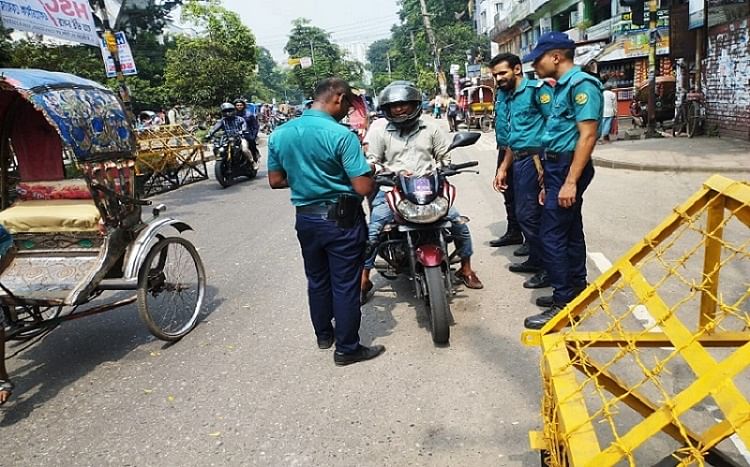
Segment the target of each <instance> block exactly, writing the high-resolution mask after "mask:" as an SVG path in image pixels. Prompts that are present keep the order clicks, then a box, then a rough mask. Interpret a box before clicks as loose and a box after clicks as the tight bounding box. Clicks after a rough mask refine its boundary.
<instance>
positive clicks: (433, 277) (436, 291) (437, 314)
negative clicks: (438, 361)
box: [424, 266, 451, 345]
mask: <svg viewBox="0 0 750 467" xmlns="http://www.w3.org/2000/svg"><path fill="white" fill-rule="evenodd" d="M424 276H425V282H426V283H427V295H428V297H429V305H430V331H431V333H432V341H433V342H434V343H436V344H441V345H442V344H447V343H448V340H449V339H450V335H451V329H450V315H451V311H450V305H449V304H448V295H447V294H446V291H445V279H444V278H443V270H442V269H441V268H440V266H433V267H426V268H424Z"/></svg>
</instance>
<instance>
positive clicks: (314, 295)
mask: <svg viewBox="0 0 750 467" xmlns="http://www.w3.org/2000/svg"><path fill="white" fill-rule="evenodd" d="M356 98H357V96H356V95H354V93H353V92H352V90H351V87H350V86H349V84H348V83H347V82H346V81H343V80H342V79H339V78H328V79H325V80H323V81H321V82H320V83H318V85H317V86H316V88H315V95H314V101H313V103H312V107H311V108H310V109H309V110H305V111H304V112H303V114H302V116H301V117H299V118H296V119H294V120H292V121H291V122H289V123H287V124H286V125H283V126H281V127H279V129H278V130H277V131H275V132H274V133H273V134H272V135H271V137H270V138H269V141H268V181H269V184H270V185H271V187H272V188H287V187H289V188H290V189H291V200H292V204H293V205H294V206H295V209H296V212H297V215H296V226H295V228H296V230H297V239H298V240H299V243H300V247H301V249H302V257H303V260H304V265H305V274H306V275H307V292H308V300H309V306H310V317H311V320H312V324H313V329H314V330H315V335H316V337H317V342H318V347H319V348H321V349H328V348H330V347H331V346H332V345H333V343H334V340H335V343H336V351H335V352H334V354H333V360H334V363H335V364H336V365H339V366H341V365H348V364H351V363H356V362H361V361H364V360H369V359H372V358H375V357H377V356H378V355H380V354H381V353H382V352H383V351H384V350H385V347H383V346H382V345H374V346H372V347H365V346H363V345H362V344H360V341H359V326H360V321H361V318H362V315H361V311H360V291H361V290H360V276H361V274H362V258H363V257H364V253H365V243H366V240H367V228H366V225H365V218H364V213H363V211H362V199H363V197H365V196H367V195H369V194H370V193H371V192H372V191H373V190H374V188H375V184H374V182H373V179H372V176H371V173H372V167H371V166H370V165H369V164H368V163H367V159H366V158H365V156H364V153H363V152H362V149H361V147H360V143H359V140H358V139H357V136H356V135H355V134H354V133H352V132H351V131H349V130H348V129H347V128H346V127H344V126H343V125H340V124H339V123H338V122H339V121H340V120H341V119H342V118H344V117H345V116H346V115H347V113H348V110H349V108H350V107H351V105H352V104H351V103H352V102H353V100H354V99H356ZM334 319H335V321H336V325H335V327H334V325H333V323H332V321H333V320H334Z"/></svg>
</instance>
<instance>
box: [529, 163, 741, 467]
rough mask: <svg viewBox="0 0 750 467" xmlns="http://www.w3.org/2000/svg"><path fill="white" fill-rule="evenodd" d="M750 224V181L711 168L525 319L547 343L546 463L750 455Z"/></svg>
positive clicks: (729, 459)
mask: <svg viewBox="0 0 750 467" xmlns="http://www.w3.org/2000/svg"><path fill="white" fill-rule="evenodd" d="M647 208H648V207H647V206H644V209H647ZM748 227H750V184H748V183H747V182H738V181H734V180H730V179H728V178H725V177H721V176H718V175H717V176H713V177H711V178H710V179H709V180H708V181H707V182H706V183H705V184H704V186H703V188H702V189H701V190H700V191H698V192H697V193H695V194H694V195H693V196H692V197H691V198H690V199H689V200H688V201H687V202H685V203H684V204H683V205H681V206H680V207H678V208H676V209H675V210H674V212H673V213H672V214H671V215H670V216H669V217H667V218H666V219H665V220H664V221H663V222H662V224H661V225H659V226H658V227H657V228H656V229H654V230H653V231H652V232H651V233H650V234H648V235H647V236H646V237H645V238H644V239H643V240H642V241H640V242H639V243H638V244H636V245H635V246H634V247H633V248H632V249H631V250H630V251H629V252H628V253H627V254H625V256H623V257H622V258H620V259H619V260H618V261H617V262H616V263H615V264H614V265H613V266H612V267H611V268H610V269H609V271H607V272H605V273H604V274H603V275H602V276H600V277H599V278H598V279H597V280H596V281H594V283H592V284H591V285H590V286H589V287H588V288H587V289H586V290H585V291H584V292H583V293H581V294H580V295H579V296H578V297H577V298H576V299H575V300H574V301H573V302H571V303H570V304H569V305H568V306H567V307H566V308H565V310H563V311H562V312H561V313H560V314H559V315H558V316H556V317H555V319H554V320H552V321H550V322H549V323H547V325H546V326H545V327H544V328H543V329H542V330H540V331H526V332H524V334H523V336H522V340H523V342H524V343H525V344H528V345H537V346H540V347H541V350H542V361H541V370H542V381H543V388H544V395H543V401H542V417H543V421H544V427H543V430H542V431H540V432H532V433H531V434H530V440H531V445H532V447H533V448H536V449H540V450H542V452H543V454H542V455H543V460H544V462H545V463H546V464H547V465H551V466H566V465H573V466H591V467H603V466H610V465H639V466H640V465H646V466H651V465H656V464H660V463H666V464H671V465H748V462H750V452H748V451H747V448H748V447H750V403H748V396H749V395H750V300H749V299H748V297H750V230H749V229H748ZM660 465H664V464H660Z"/></svg>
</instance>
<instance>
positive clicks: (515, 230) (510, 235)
mask: <svg viewBox="0 0 750 467" xmlns="http://www.w3.org/2000/svg"><path fill="white" fill-rule="evenodd" d="M504 55H505V54H500V55H496V56H495V57H493V58H492V60H490V62H489V66H490V68H492V67H493V64H497V63H498V62H497V60H498V58H502V56H504ZM496 84H497V83H496ZM507 101H508V93H507V92H506V91H505V90H504V89H503V88H502V87H500V86H499V85H497V89H496V91H495V141H497V168H499V167H500V164H501V163H502V161H503V157H504V156H505V148H507V147H508V132H509V125H508V102H507ZM496 175H497V174H496ZM506 183H507V185H508V187H509V188H508V189H507V190H500V189H499V188H498V187H497V186H495V182H494V179H493V187H495V190H496V191H502V193H503V199H504V200H505V203H504V204H505V219H506V221H507V224H508V225H507V227H506V230H505V234H503V235H502V236H501V237H500V238H496V239H494V240H490V246H492V247H501V246H508V245H520V244H522V243H523V234H522V233H521V226H520V225H518V220H517V219H516V207H515V203H514V196H513V188H512V187H513V176H512V174H511V175H510V176H509V177H508V180H507V182H506ZM513 254H515V255H516V256H525V255H527V254H528V253H527V251H526V248H525V245H524V246H522V247H521V248H519V249H517V250H516V251H514V252H513Z"/></svg>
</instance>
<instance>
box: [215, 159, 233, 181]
mask: <svg viewBox="0 0 750 467" xmlns="http://www.w3.org/2000/svg"><path fill="white" fill-rule="evenodd" d="M226 166H227V163H226V161H225V160H223V159H216V162H215V163H214V175H215V176H216V181H217V182H219V185H221V187H222V188H226V187H228V186H231V185H232V178H231V176H227V173H226V172H227V170H226Z"/></svg>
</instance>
